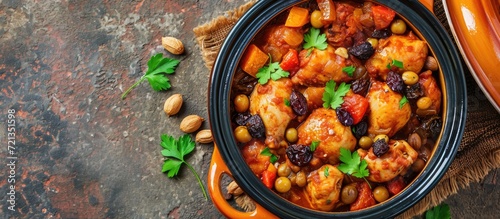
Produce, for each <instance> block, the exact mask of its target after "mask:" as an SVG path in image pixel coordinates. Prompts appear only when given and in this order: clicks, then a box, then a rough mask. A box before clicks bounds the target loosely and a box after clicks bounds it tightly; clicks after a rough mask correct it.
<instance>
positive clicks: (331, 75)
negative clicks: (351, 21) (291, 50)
mask: <svg viewBox="0 0 500 219" xmlns="http://www.w3.org/2000/svg"><path fill="white" fill-rule="evenodd" d="M309 53H310V54H309ZM299 59H300V69H299V71H297V73H296V74H295V75H294V76H293V77H292V81H293V83H294V84H300V85H305V86H316V87H324V86H325V85H326V82H328V81H329V80H334V81H336V82H347V81H350V80H351V78H350V77H349V76H348V75H347V73H345V72H343V71H342V68H344V67H346V66H350V65H353V63H352V61H351V60H349V59H345V58H343V57H341V56H339V55H337V54H335V49H334V48H333V47H331V46H328V47H327V48H326V49H325V50H323V51H322V50H319V49H313V50H312V51H309V50H302V51H301V52H300V53H299Z"/></svg>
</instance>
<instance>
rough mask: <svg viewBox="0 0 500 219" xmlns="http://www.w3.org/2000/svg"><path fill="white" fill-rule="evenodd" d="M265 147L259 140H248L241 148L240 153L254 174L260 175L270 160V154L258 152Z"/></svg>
mask: <svg viewBox="0 0 500 219" xmlns="http://www.w3.org/2000/svg"><path fill="white" fill-rule="evenodd" d="M265 148H266V145H265V144H264V142H262V141H259V140H252V141H249V142H248V143H246V144H245V146H243V148H241V154H242V156H243V159H245V163H247V164H248V166H249V167H250V169H251V170H252V172H253V173H254V174H255V175H256V176H260V175H261V174H262V172H264V170H266V169H267V167H268V166H269V163H270V162H271V161H270V156H266V155H262V154H260V153H261V152H262V151H263V150H264V149H265Z"/></svg>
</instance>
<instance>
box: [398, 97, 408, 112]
mask: <svg viewBox="0 0 500 219" xmlns="http://www.w3.org/2000/svg"><path fill="white" fill-rule="evenodd" d="M408 102H409V101H408V99H407V98H406V96H403V98H401V100H400V101H399V109H403V106H404V105H405V104H406V103H408Z"/></svg>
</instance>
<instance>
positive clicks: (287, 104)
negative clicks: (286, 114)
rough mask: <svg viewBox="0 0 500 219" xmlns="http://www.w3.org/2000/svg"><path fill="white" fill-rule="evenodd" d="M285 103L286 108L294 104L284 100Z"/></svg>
mask: <svg viewBox="0 0 500 219" xmlns="http://www.w3.org/2000/svg"><path fill="white" fill-rule="evenodd" d="M283 101H284V102H285V106H291V105H292V104H291V103H290V100H289V99H286V98H285V99H283Z"/></svg>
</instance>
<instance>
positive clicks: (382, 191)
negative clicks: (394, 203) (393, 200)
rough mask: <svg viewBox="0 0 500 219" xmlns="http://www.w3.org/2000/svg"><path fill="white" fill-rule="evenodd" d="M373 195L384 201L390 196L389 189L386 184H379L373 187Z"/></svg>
mask: <svg viewBox="0 0 500 219" xmlns="http://www.w3.org/2000/svg"><path fill="white" fill-rule="evenodd" d="M373 197H374V198H375V200H377V201H378V202H383V201H385V200H387V199H388V198H389V191H388V190H387V188H385V186H377V187H375V189H373Z"/></svg>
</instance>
